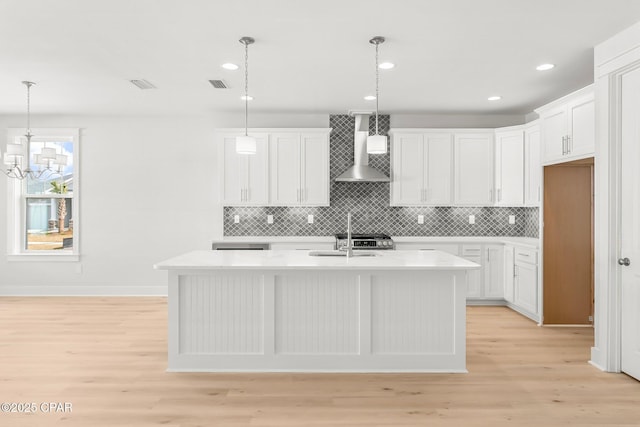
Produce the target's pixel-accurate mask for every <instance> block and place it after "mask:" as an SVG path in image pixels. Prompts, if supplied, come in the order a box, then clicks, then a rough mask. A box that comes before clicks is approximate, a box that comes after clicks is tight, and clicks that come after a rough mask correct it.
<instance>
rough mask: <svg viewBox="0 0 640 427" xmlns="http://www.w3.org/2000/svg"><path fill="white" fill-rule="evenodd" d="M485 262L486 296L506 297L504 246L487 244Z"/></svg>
mask: <svg viewBox="0 0 640 427" xmlns="http://www.w3.org/2000/svg"><path fill="white" fill-rule="evenodd" d="M484 251H485V257H484V259H485V264H484V295H483V296H484V297H486V298H492V299H493V298H496V299H499V298H503V297H504V285H503V283H504V246H503V245H486V246H485V248H484Z"/></svg>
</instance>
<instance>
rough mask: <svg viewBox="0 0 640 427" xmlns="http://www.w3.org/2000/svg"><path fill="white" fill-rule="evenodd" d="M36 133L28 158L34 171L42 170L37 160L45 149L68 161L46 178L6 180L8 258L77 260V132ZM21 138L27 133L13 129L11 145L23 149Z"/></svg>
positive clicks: (64, 130)
mask: <svg viewBox="0 0 640 427" xmlns="http://www.w3.org/2000/svg"><path fill="white" fill-rule="evenodd" d="M32 133H33V135H34V136H33V137H32V138H31V145H30V149H29V156H28V159H29V165H30V168H31V169H32V170H36V171H37V170H39V166H38V165H37V164H35V163H34V159H35V158H36V157H37V156H38V155H39V154H41V153H42V151H43V149H45V148H47V149H54V150H55V152H56V154H61V155H65V156H67V162H66V166H63V167H61V168H60V169H58V170H56V171H55V173H52V174H50V173H45V174H44V175H42V176H41V177H40V178H38V179H35V178H26V179H24V180H18V179H12V178H9V179H8V186H9V188H8V190H9V191H8V195H9V198H10V200H9V203H8V206H9V217H8V220H9V221H8V226H9V230H8V231H9V232H8V233H7V235H8V237H9V242H8V245H9V257H10V258H13V259H19V260H25V259H36V260H37V259H47V260H50V259H56V258H57V259H61V260H62V259H64V260H71V261H75V260H78V254H79V250H78V248H79V224H80V223H79V215H78V214H79V209H78V206H79V191H78V188H79V182H78V177H79V165H78V159H79V155H78V153H79V144H78V142H79V131H78V129H32ZM23 134H24V129H9V131H8V141H9V142H11V143H15V142H22V143H23V144H25V138H24V136H23ZM25 145H26V144H25ZM25 150H26V147H25ZM26 154H27V153H25V157H24V158H25V160H26V158H27V156H26Z"/></svg>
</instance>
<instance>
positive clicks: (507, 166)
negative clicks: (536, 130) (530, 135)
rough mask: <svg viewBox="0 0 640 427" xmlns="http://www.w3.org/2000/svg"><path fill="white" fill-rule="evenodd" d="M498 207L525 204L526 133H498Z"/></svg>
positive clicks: (496, 196) (496, 197)
mask: <svg viewBox="0 0 640 427" xmlns="http://www.w3.org/2000/svg"><path fill="white" fill-rule="evenodd" d="M495 168H496V194H495V199H496V205H498V206H522V205H523V203H524V132H523V131H521V130H519V131H511V132H497V133H496V165H495Z"/></svg>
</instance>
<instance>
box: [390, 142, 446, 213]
mask: <svg viewBox="0 0 640 427" xmlns="http://www.w3.org/2000/svg"><path fill="white" fill-rule="evenodd" d="M391 147H392V148H391V158H392V160H391V162H392V169H393V179H392V182H391V205H392V206H419V205H450V204H451V179H452V175H451V171H452V154H453V146H452V135H451V134H450V133H421V132H416V133H394V134H392V141H391Z"/></svg>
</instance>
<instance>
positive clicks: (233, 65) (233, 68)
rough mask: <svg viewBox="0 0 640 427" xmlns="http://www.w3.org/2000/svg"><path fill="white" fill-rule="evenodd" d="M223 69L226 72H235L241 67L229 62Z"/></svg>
mask: <svg viewBox="0 0 640 427" xmlns="http://www.w3.org/2000/svg"><path fill="white" fill-rule="evenodd" d="M222 68H224V69H225V70H231V71H235V70H237V69H238V68H240V67H238V66H237V65H236V64H232V63H230V62H227V63H226V64H222Z"/></svg>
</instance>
